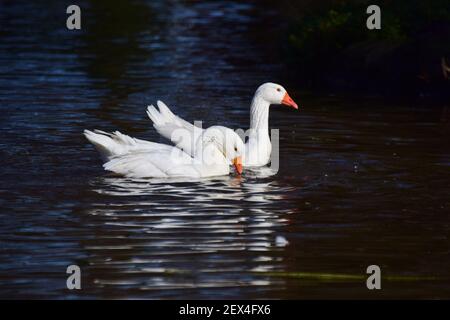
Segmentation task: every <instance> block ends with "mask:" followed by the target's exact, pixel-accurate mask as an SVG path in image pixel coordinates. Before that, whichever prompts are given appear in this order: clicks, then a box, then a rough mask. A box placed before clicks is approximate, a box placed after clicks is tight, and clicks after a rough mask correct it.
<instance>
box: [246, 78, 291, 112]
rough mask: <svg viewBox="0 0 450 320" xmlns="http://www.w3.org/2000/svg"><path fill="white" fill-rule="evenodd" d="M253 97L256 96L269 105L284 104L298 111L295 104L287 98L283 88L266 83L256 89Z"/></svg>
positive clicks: (287, 95)
mask: <svg viewBox="0 0 450 320" xmlns="http://www.w3.org/2000/svg"><path fill="white" fill-rule="evenodd" d="M255 96H258V97H260V98H262V99H264V100H265V101H267V102H268V103H269V104H284V105H286V106H289V107H292V108H294V109H298V105H297V103H295V101H294V100H292V98H291V97H290V96H289V94H288V93H287V91H286V89H285V88H283V86H281V85H279V84H276V83H272V82H266V83H264V84H262V85H260V86H259V87H258V89H257V90H256V93H255Z"/></svg>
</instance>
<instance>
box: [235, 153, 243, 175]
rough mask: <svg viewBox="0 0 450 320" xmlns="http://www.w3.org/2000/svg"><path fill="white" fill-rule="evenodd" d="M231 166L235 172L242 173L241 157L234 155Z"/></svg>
mask: <svg viewBox="0 0 450 320" xmlns="http://www.w3.org/2000/svg"><path fill="white" fill-rule="evenodd" d="M233 166H234V167H235V168H236V171H237V173H239V174H242V158H241V157H236V158H234V159H233Z"/></svg>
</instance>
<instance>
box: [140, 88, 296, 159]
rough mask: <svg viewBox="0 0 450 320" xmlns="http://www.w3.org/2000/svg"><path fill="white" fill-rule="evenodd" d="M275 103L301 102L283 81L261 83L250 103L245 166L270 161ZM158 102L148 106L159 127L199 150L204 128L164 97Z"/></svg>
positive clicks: (188, 148)
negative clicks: (176, 111) (271, 109)
mask: <svg viewBox="0 0 450 320" xmlns="http://www.w3.org/2000/svg"><path fill="white" fill-rule="evenodd" d="M272 104H283V105H286V106H290V107H292V108H294V109H298V105H297V104H296V103H295V102H294V100H292V98H291V97H290V96H289V94H288V93H287V91H286V89H285V88H283V87H282V86H281V85H279V84H276V83H272V82H267V83H264V84H262V85H261V86H259V87H258V89H257V90H256V92H255V95H254V96H253V100H252V103H251V106H250V130H249V134H248V141H247V143H246V144H245V152H244V155H243V165H244V166H247V167H261V166H265V165H266V164H268V163H269V162H270V156H271V152H272V143H271V141H270V137H269V107H270V105H272ZM157 105H158V109H156V108H155V107H154V106H153V105H151V106H149V107H148V109H147V114H148V116H149V118H150V119H151V120H152V121H153V126H154V128H155V129H156V131H158V133H159V134H161V135H162V136H163V137H165V138H167V139H169V140H170V141H172V143H174V144H175V145H176V146H177V147H178V148H180V149H182V150H184V151H185V152H187V153H188V154H190V155H193V154H195V147H196V144H195V141H197V139H198V137H199V136H200V135H201V134H202V132H203V131H204V129H202V128H200V127H197V126H195V125H193V124H191V123H189V122H187V121H185V120H184V119H182V118H180V117H178V116H176V115H175V114H174V113H173V112H172V111H171V110H170V109H169V107H167V105H166V104H164V103H163V102H162V101H158V102H157Z"/></svg>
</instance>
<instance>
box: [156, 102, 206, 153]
mask: <svg viewBox="0 0 450 320" xmlns="http://www.w3.org/2000/svg"><path fill="white" fill-rule="evenodd" d="M157 104H158V108H159V111H158V110H157V109H156V108H155V107H154V106H153V105H151V106H149V107H148V108H147V115H148V116H149V118H150V120H152V121H153V127H154V128H155V129H156V131H158V133H159V134H160V135H162V136H163V137H164V138H166V139H169V140H170V141H172V143H174V144H175V145H176V146H177V147H178V148H180V149H182V150H183V151H185V152H186V153H188V154H190V155H191V156H193V155H194V154H195V142H196V141H197V139H198V138H199V137H200V135H201V134H202V133H203V129H202V128H199V127H197V126H194V125H193V124H191V123H189V122H187V121H186V120H183V119H182V118H180V117H178V116H176V115H175V114H174V113H173V112H172V111H171V110H170V109H169V107H167V105H166V104H165V103H164V102H162V101H158V102H157Z"/></svg>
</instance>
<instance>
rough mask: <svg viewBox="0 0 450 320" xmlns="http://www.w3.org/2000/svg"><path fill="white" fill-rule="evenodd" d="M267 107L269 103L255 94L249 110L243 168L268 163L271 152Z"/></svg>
mask: <svg viewBox="0 0 450 320" xmlns="http://www.w3.org/2000/svg"><path fill="white" fill-rule="evenodd" d="M269 107H270V103H269V102H267V101H266V100H264V99H263V98H262V97H260V96H259V94H258V92H256V94H255V96H254V97H253V101H252V106H251V108H250V132H249V135H248V141H247V143H246V145H245V156H244V166H263V165H266V164H267V163H268V162H269V159H270V153H271V150H272V144H271V143H270V137H269Z"/></svg>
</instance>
